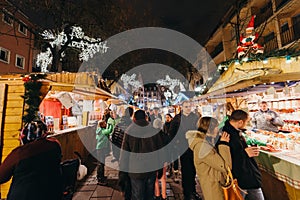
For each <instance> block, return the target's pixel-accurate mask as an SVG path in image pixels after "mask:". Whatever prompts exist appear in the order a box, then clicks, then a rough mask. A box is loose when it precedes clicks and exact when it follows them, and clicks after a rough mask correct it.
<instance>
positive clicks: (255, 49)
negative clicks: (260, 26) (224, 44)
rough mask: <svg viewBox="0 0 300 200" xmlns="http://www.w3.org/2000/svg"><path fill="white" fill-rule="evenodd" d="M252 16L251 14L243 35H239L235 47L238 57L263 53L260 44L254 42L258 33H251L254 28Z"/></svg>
mask: <svg viewBox="0 0 300 200" xmlns="http://www.w3.org/2000/svg"><path fill="white" fill-rule="evenodd" d="M254 18H255V15H253V16H252V17H251V19H250V21H249V23H248V26H247V28H246V33H245V36H240V44H239V46H238V47H237V53H238V58H241V57H248V56H249V54H258V53H263V52H264V49H263V47H262V46H260V45H259V44H257V43H256V41H257V39H258V33H253V30H254Z"/></svg>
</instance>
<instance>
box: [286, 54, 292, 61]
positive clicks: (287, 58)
mask: <svg viewBox="0 0 300 200" xmlns="http://www.w3.org/2000/svg"><path fill="white" fill-rule="evenodd" d="M285 59H286V60H285V62H286V63H291V62H292V58H291V56H290V55H287V56H286V57H285Z"/></svg>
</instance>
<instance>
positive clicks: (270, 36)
mask: <svg viewBox="0 0 300 200" xmlns="http://www.w3.org/2000/svg"><path fill="white" fill-rule="evenodd" d="M274 38H275V34H274V32H272V33H269V34H268V35H266V36H265V37H264V41H265V43H267V42H269V41H271V40H273V39H274Z"/></svg>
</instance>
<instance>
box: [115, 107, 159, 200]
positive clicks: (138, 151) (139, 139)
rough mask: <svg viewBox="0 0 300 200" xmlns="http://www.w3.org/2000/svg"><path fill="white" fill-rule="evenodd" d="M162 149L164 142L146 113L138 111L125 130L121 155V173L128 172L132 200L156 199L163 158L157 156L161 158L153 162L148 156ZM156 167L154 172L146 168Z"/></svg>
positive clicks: (156, 158)
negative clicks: (155, 190) (155, 185)
mask: <svg viewBox="0 0 300 200" xmlns="http://www.w3.org/2000/svg"><path fill="white" fill-rule="evenodd" d="M162 147H163V139H162V138H161V135H160V134H158V132H157V130H156V129H154V128H153V127H152V126H151V124H150V123H149V121H148V115H147V114H146V112H145V111H143V110H137V111H136V112H135V113H134V116H133V123H132V124H131V125H130V126H129V127H128V128H127V129H126V131H125V137H124V142H123V144H122V151H121V155H120V170H121V171H125V172H128V175H129V177H130V180H131V195H132V196H131V200H153V198H154V183H155V178H156V170H157V169H158V167H159V166H162V164H163V162H162V160H163V159H162V158H161V156H162V157H163V155H159V154H154V155H157V157H155V158H151V159H149V157H148V156H147V155H148V154H149V153H152V152H155V151H157V150H159V149H160V148H162ZM154 160H155V163H153V161H154ZM152 165H153V170H151V169H146V168H147V166H152ZM145 166H146V167H145ZM144 170H145V171H144Z"/></svg>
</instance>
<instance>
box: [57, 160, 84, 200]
mask: <svg viewBox="0 0 300 200" xmlns="http://www.w3.org/2000/svg"><path fill="white" fill-rule="evenodd" d="M79 165H80V159H79V158H76V159H71V160H66V161H64V162H62V163H61V169H62V179H63V197H62V200H71V199H72V198H73V195H74V192H75V189H76V181H77V172H78V169H79Z"/></svg>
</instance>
